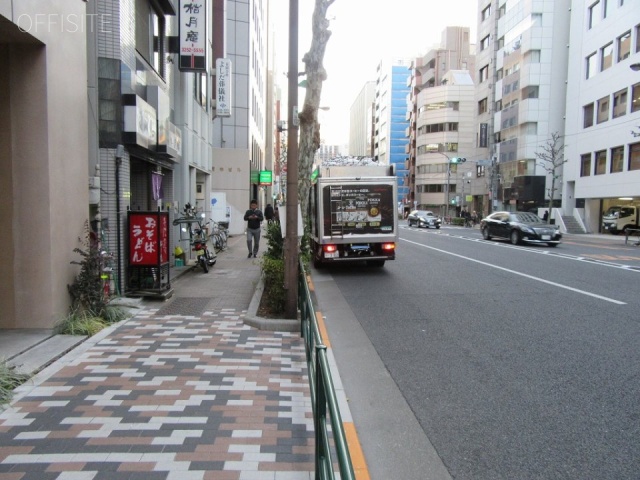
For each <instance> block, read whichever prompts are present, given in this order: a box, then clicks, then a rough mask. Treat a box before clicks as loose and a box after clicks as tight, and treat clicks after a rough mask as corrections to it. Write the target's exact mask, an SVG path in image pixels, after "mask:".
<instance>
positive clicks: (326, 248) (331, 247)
mask: <svg viewBox="0 0 640 480" xmlns="http://www.w3.org/2000/svg"><path fill="white" fill-rule="evenodd" d="M337 249H338V247H337V246H335V245H325V246H323V247H322V250H324V252H325V253H333V252H335V251H336V250H337Z"/></svg>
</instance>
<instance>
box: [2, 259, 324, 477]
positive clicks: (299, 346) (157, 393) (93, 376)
mask: <svg viewBox="0 0 640 480" xmlns="http://www.w3.org/2000/svg"><path fill="white" fill-rule="evenodd" d="M255 268H256V267H255V266H254V267H253V269H254V271H255ZM247 271H248V270H247ZM254 273H255V272H254ZM204 278H208V279H209V280H208V281H213V280H214V278H215V277H214V276H210V277H195V276H194V281H200V282H201V281H203V280H202V279H204ZM244 282H245V283H246V279H245V280H244ZM240 283H242V281H241V282H240ZM230 287H231V286H230ZM251 287H252V285H251V284H250V285H249V288H251ZM190 300H191V301H192V302H191V307H192V310H193V311H195V312H196V314H195V315H177V314H175V313H174V310H175V308H173V307H172V305H175V304H172V303H169V302H167V305H163V306H161V307H160V308H155V306H154V305H152V306H151V307H149V306H148V307H147V308H146V309H145V310H143V311H142V312H141V313H140V314H138V315H136V316H135V317H134V318H133V319H131V320H129V321H127V322H125V323H123V324H121V325H119V326H118V327H117V328H114V329H113V330H112V331H111V332H110V333H109V334H107V335H105V336H104V337H103V338H102V339H101V340H98V341H97V342H95V344H94V345H92V346H89V347H88V348H86V349H85V350H84V351H83V352H81V353H78V354H76V356H75V358H73V359H71V360H70V361H68V362H67V363H66V364H65V365H64V366H63V367H62V368H59V369H58V370H57V371H56V372H55V373H54V374H53V375H52V376H50V377H49V378H47V379H46V380H45V381H43V382H42V383H40V384H36V385H35V387H33V388H31V390H28V391H27V392H26V393H25V394H24V396H22V397H21V398H19V399H18V400H17V401H16V402H15V403H14V404H13V405H12V406H11V407H10V408H9V409H7V410H5V411H4V412H1V413H0V479H1V480H19V479H24V480H27V479H33V480H47V479H62V480H85V479H86V480H94V479H95V480H98V479H105V480H107V479H108V480H125V479H131V480H134V479H144V480H155V479H168V480H172V479H180V480H192V479H198V480H200V479H215V480H227V479H228V480H287V479H288V480H294V479H295V480H297V479H305V480H309V479H311V478H313V474H312V473H311V472H313V470H314V463H313V462H314V439H313V417H312V412H311V403H310V398H309V384H308V377H307V368H306V361H305V353H304V344H303V340H302V339H301V338H300V335H299V334H298V333H286V332H264V331H260V330H257V329H254V328H251V327H248V326H246V325H244V323H243V321H242V319H243V316H244V315H246V310H245V309H234V308H211V306H212V305H214V306H216V305H218V302H216V301H213V300H211V299H210V301H207V302H205V301H203V300H202V299H189V298H186V299H185V298H184V297H177V298H174V299H173V300H172V302H177V303H178V306H180V305H181V306H180V309H181V310H187V311H189V310H190V309H189V307H188V304H189V301H190ZM193 300H195V301H193ZM214 300H215V299H214ZM203 309H204V310H203ZM199 312H202V313H199ZM190 313H193V312H190Z"/></svg>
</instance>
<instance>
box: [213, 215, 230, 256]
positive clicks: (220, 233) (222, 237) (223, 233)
mask: <svg viewBox="0 0 640 480" xmlns="http://www.w3.org/2000/svg"><path fill="white" fill-rule="evenodd" d="M209 223H210V224H211V228H212V230H211V241H212V243H213V248H214V249H215V251H216V253H217V252H221V251H223V250H226V248H227V239H228V238H229V234H228V232H227V229H226V228H225V227H224V226H222V225H221V224H220V223H218V222H216V221H215V220H213V219H212V218H210V219H209Z"/></svg>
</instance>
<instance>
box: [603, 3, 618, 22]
mask: <svg viewBox="0 0 640 480" xmlns="http://www.w3.org/2000/svg"><path fill="white" fill-rule="evenodd" d="M603 2H604V18H607V17H608V16H610V15H611V11H612V10H613V5H614V3H615V0H603Z"/></svg>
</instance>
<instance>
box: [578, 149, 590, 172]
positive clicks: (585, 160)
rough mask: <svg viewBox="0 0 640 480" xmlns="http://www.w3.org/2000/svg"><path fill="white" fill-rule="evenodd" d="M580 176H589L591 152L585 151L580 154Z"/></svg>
mask: <svg viewBox="0 0 640 480" xmlns="http://www.w3.org/2000/svg"><path fill="white" fill-rule="evenodd" d="M580 176H581V177H589V176H591V154H590V153H585V154H584V155H580Z"/></svg>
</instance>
